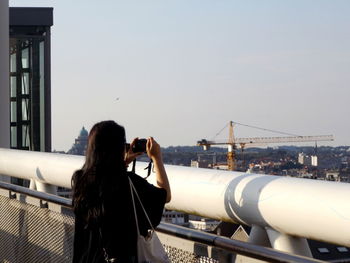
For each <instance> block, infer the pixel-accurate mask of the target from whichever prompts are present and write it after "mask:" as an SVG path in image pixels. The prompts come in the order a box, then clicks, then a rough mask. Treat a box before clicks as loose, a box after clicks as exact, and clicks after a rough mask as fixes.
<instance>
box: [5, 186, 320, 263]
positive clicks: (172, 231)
mask: <svg viewBox="0 0 350 263" xmlns="http://www.w3.org/2000/svg"><path fill="white" fill-rule="evenodd" d="M0 188H2V189H6V190H8V191H10V192H11V193H12V192H13V193H19V194H24V195H28V196H31V197H34V198H37V199H40V200H42V201H46V202H51V203H55V204H58V205H62V206H64V207H68V208H72V201H71V200H70V199H67V198H64V197H60V196H55V195H52V194H47V193H43V192H38V191H35V190H31V189H28V188H26V187H22V186H18V185H14V184H9V183H4V182H0ZM157 231H159V232H161V233H164V234H168V235H171V236H176V237H180V238H183V239H186V240H190V241H193V242H198V243H202V244H205V245H209V246H213V247H215V248H219V249H223V250H226V251H229V252H232V253H237V254H241V255H245V256H248V257H251V258H256V259H260V260H265V261H268V262H278V263H292V262H293V263H295V262H296V263H298V262H304V263H317V262H324V261H320V260H316V259H312V258H307V257H303V256H299V255H293V254H289V253H285V252H280V251H278V250H274V249H271V248H266V247H262V246H257V245H253V244H250V243H246V242H242V241H238V240H232V239H229V238H226V237H222V236H217V235H214V234H209V233H205V232H202V231H198V230H193V229H190V228H185V227H181V226H177V225H173V224H169V223H163V222H161V223H160V225H159V226H158V227H157Z"/></svg>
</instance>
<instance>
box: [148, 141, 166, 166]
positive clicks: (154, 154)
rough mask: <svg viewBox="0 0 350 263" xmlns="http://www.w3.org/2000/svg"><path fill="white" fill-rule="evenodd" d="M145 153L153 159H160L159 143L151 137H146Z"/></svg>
mask: <svg viewBox="0 0 350 263" xmlns="http://www.w3.org/2000/svg"><path fill="white" fill-rule="evenodd" d="M146 151H147V155H148V157H149V158H150V159H152V160H153V161H155V160H161V159H162V152H161V150H160V146H159V144H158V143H157V142H156V141H155V140H154V139H153V137H149V138H148V139H147V144H146Z"/></svg>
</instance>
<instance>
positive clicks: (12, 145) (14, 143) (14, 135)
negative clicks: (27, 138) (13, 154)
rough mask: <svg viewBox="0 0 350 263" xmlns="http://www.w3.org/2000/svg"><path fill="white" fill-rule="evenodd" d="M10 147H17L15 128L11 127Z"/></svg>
mask: <svg viewBox="0 0 350 263" xmlns="http://www.w3.org/2000/svg"><path fill="white" fill-rule="evenodd" d="M11 147H14V148H16V147H17V127H14V126H12V127H11Z"/></svg>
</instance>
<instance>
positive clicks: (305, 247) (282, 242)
mask: <svg viewBox="0 0 350 263" xmlns="http://www.w3.org/2000/svg"><path fill="white" fill-rule="evenodd" d="M267 235H268V236H269V239H270V242H271V245H272V247H273V248H274V249H278V250H281V251H284V252H289V253H292V254H297V255H301V256H306V257H310V258H312V253H311V250H310V247H309V244H308V243H307V240H306V238H301V237H293V236H290V235H287V234H283V233H280V232H277V231H276V230H273V229H271V228H267Z"/></svg>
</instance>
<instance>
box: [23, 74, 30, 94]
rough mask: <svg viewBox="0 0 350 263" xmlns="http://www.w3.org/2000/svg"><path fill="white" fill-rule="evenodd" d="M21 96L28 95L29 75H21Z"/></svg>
mask: <svg viewBox="0 0 350 263" xmlns="http://www.w3.org/2000/svg"><path fill="white" fill-rule="evenodd" d="M22 94H29V73H28V72H24V73H22Z"/></svg>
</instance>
